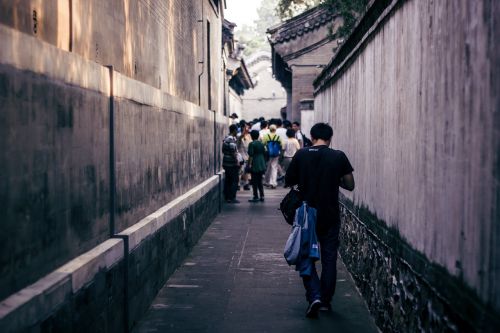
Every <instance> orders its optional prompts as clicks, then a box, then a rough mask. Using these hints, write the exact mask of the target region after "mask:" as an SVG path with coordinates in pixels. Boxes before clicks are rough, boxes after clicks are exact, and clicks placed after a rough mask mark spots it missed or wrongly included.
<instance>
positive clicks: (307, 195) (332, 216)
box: [285, 123, 354, 317]
mask: <svg viewBox="0 0 500 333" xmlns="http://www.w3.org/2000/svg"><path fill="white" fill-rule="evenodd" d="M332 136H333V129H332V128H331V127H330V126H329V125H328V124H325V123H318V124H316V125H314V126H313V127H312V128H311V139H312V142H313V146H311V147H306V148H303V149H301V150H299V151H298V152H297V153H296V154H295V156H294V157H293V159H292V162H291V163H290V166H289V167H288V170H287V172H286V177H285V183H286V185H287V186H293V185H296V184H298V187H299V191H300V193H301V195H302V199H303V200H304V201H306V202H307V203H308V204H309V205H310V206H311V207H314V208H316V210H317V221H316V234H317V236H318V240H319V243H320V248H321V268H322V269H321V279H320V278H319V277H318V274H317V272H316V268H315V267H313V272H312V274H311V276H305V277H303V283H304V287H305V289H306V298H307V301H308V302H309V307H308V308H307V312H306V316H307V317H317V316H318V311H330V310H331V304H330V302H331V300H332V297H333V294H334V293H335V285H336V282H337V249H338V246H339V230H340V211H339V186H340V187H342V188H344V189H346V190H349V191H352V190H354V177H353V175H352V172H353V171H354V169H353V168H352V166H351V163H350V162H349V160H348V159H347V156H346V155H345V154H344V153H343V152H342V151H340V150H334V149H330V148H328V146H329V145H330V141H331V139H332Z"/></svg>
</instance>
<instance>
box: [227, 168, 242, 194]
mask: <svg viewBox="0 0 500 333" xmlns="http://www.w3.org/2000/svg"><path fill="white" fill-rule="evenodd" d="M224 171H225V172H226V176H225V179H224V199H225V200H226V201H227V200H234V199H236V191H237V190H238V182H239V176H240V175H239V171H240V167H238V166H235V167H224Z"/></svg>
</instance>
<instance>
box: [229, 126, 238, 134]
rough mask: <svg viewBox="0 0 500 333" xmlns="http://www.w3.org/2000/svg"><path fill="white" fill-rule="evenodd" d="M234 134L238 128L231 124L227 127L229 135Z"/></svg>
mask: <svg viewBox="0 0 500 333" xmlns="http://www.w3.org/2000/svg"><path fill="white" fill-rule="evenodd" d="M234 132H238V126H236V125H235V124H232V125H231V126H229V133H234Z"/></svg>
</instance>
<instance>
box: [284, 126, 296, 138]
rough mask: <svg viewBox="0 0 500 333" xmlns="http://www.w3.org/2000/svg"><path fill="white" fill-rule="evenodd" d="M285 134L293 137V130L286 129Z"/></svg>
mask: <svg viewBox="0 0 500 333" xmlns="http://www.w3.org/2000/svg"><path fill="white" fill-rule="evenodd" d="M286 136H287V137H289V138H295V131H294V130H293V129H291V128H289V129H287V130H286Z"/></svg>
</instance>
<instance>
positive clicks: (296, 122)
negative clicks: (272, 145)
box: [292, 121, 300, 127]
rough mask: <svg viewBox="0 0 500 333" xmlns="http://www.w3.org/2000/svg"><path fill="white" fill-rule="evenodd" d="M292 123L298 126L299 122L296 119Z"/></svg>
mask: <svg viewBox="0 0 500 333" xmlns="http://www.w3.org/2000/svg"><path fill="white" fill-rule="evenodd" d="M292 124H294V125H297V126H299V127H300V123H299V122H298V121H294V122H293V123H292Z"/></svg>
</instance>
